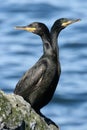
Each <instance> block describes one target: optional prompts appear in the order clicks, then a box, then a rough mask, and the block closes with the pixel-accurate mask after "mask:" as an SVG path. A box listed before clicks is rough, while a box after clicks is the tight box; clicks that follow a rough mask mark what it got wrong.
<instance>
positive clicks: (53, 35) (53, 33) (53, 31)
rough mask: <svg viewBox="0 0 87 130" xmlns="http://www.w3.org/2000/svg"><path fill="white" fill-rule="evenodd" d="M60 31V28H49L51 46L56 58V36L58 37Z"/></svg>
mask: <svg viewBox="0 0 87 130" xmlns="http://www.w3.org/2000/svg"><path fill="white" fill-rule="evenodd" d="M60 31H61V29H56V28H52V29H51V43H52V48H53V50H54V52H55V53H56V55H57V58H58V59H59V47H58V44H57V38H58V35H59V33H60Z"/></svg>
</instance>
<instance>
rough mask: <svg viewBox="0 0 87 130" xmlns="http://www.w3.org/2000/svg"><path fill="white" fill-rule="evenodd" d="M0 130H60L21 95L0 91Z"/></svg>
mask: <svg viewBox="0 0 87 130" xmlns="http://www.w3.org/2000/svg"><path fill="white" fill-rule="evenodd" d="M0 130H59V127H57V126H56V125H55V124H54V123H53V122H51V120H50V123H49V125H48V123H47V122H46V121H45V118H44V117H41V116H40V115H39V114H37V113H36V112H35V111H34V110H33V109H32V108H31V106H30V104H29V103H27V102H26V101H25V100H24V99H23V98H22V97H21V96H18V95H15V94H5V93H4V92H2V91H0Z"/></svg>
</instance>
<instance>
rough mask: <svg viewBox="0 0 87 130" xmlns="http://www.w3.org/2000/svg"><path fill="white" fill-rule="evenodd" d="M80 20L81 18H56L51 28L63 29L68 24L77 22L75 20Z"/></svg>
mask: <svg viewBox="0 0 87 130" xmlns="http://www.w3.org/2000/svg"><path fill="white" fill-rule="evenodd" d="M78 21H80V19H75V20H73V19H68V18H60V19H58V20H56V21H55V22H54V24H53V26H52V28H51V30H53V29H54V30H60V31H61V30H62V29H64V28H65V27H67V26H68V25H70V24H72V23H75V22H78Z"/></svg>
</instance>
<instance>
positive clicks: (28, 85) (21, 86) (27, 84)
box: [14, 60, 47, 96]
mask: <svg viewBox="0 0 87 130" xmlns="http://www.w3.org/2000/svg"><path fill="white" fill-rule="evenodd" d="M46 68H47V65H46V61H45V62H44V61H42V60H41V61H39V62H37V63H36V64H35V65H34V66H33V67H32V68H31V69H29V70H28V71H27V72H26V73H25V74H24V76H23V77H22V78H21V79H20V80H19V82H18V84H17V85H16V88H15V90H14V93H15V94H18V95H21V96H23V95H24V94H25V93H27V91H28V92H29V93H30V92H31V91H32V90H33V89H35V87H36V84H37V83H39V82H40V81H41V79H42V76H43V74H44V73H45V71H46Z"/></svg>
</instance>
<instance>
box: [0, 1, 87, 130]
mask: <svg viewBox="0 0 87 130" xmlns="http://www.w3.org/2000/svg"><path fill="white" fill-rule="evenodd" d="M0 2H1V4H0V89H2V90H3V91H5V92H6V93H12V92H13V90H14V88H15V85H16V84H17V82H18V80H19V79H20V77H21V76H22V75H23V74H24V72H26V71H27V70H28V69H29V68H30V67H31V66H33V65H34V64H35V62H36V61H37V60H38V59H39V57H40V56H41V55H42V53H43V52H42V50H43V48H42V43H41V42H42V41H41V39H40V37H38V36H36V35H34V34H32V33H28V32H25V31H17V30H15V29H14V26H16V25H27V24H30V23H32V22H35V21H38V22H44V23H45V24H46V25H47V26H48V27H49V28H50V27H51V26H52V24H53V23H54V21H55V20H56V19H58V18H61V17H67V18H80V19H82V21H81V22H79V23H75V24H73V25H70V26H68V27H67V28H66V29H65V30H63V31H62V32H61V34H60V36H59V48H60V62H61V67H62V73H61V78H60V81H59V84H58V87H57V89H56V92H55V95H54V97H53V99H52V101H51V102H50V103H49V104H48V105H47V106H46V107H44V108H43V109H42V112H43V113H44V114H45V115H46V116H47V117H49V118H50V119H52V120H53V121H54V122H56V124H58V125H59V126H60V128H61V130H87V1H82V0H67V1H65V0H61V1H58V0H42V1H41V0H32V1H31V2H29V0H21V1H18V0H6V1H4V0H1V1H0Z"/></svg>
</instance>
